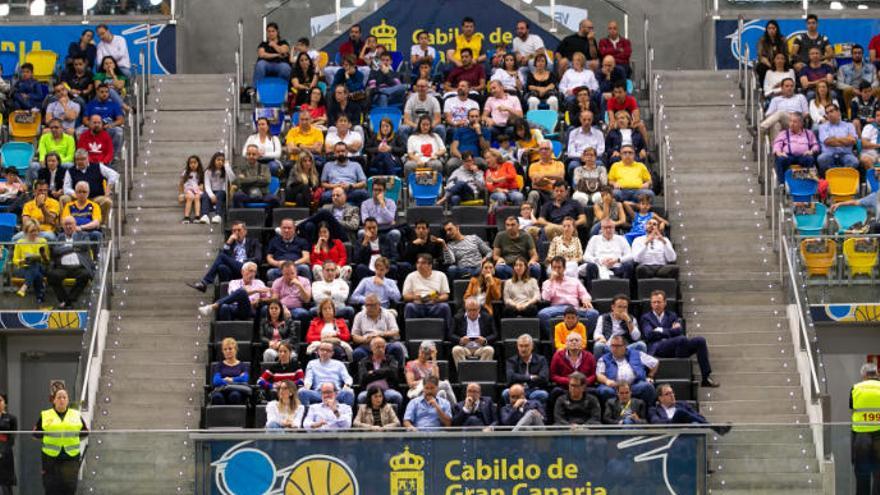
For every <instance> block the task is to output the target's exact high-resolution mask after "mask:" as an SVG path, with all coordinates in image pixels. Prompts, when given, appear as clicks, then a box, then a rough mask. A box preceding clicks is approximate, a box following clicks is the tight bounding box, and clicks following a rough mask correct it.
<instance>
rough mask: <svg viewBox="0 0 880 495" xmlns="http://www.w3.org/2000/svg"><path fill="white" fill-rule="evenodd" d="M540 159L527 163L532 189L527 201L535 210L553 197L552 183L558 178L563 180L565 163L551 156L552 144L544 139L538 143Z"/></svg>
mask: <svg viewBox="0 0 880 495" xmlns="http://www.w3.org/2000/svg"><path fill="white" fill-rule="evenodd" d="M538 155H539V156H540V159H539V160H538V161H536V162H535V163H532V164H531V165H529V179H530V180H531V181H532V190H531V192H529V198H528V202H529V203H531V204H532V205H533V207H534V209H535V210H536V211H541V208H540V206H541V204H543V202H544V201H550V200H551V199H553V185H554V184H555V183H556V181H558V180H565V165H563V164H562V162H560V161H558V160H556V159H554V158H553V145H552V144H550V141H544V142H542V143H541V144H539V145H538Z"/></svg>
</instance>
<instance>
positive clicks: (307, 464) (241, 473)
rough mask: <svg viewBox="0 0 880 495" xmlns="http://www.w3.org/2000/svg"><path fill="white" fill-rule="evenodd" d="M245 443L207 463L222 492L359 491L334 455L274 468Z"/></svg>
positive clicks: (324, 494)
mask: <svg viewBox="0 0 880 495" xmlns="http://www.w3.org/2000/svg"><path fill="white" fill-rule="evenodd" d="M249 443H251V442H250V441H247V442H242V443H240V444H238V445H236V446H234V447H232V448H231V449H229V450H227V451H226V452H225V453H224V454H223V457H221V458H220V459H219V460H217V461H215V462H213V463H211V466H213V467H214V469H215V471H214V483H215V486H216V487H217V488H218V489H219V491H220V493H222V494H223V495H276V494H284V495H360V489H359V488H358V483H357V478H355V476H354V472H353V471H352V470H351V468H350V467H349V466H348V464H346V463H345V462H343V461H341V460H340V459H338V458H336V457H332V456H329V455H309V456H306V457H303V458H301V459H299V460H297V461H296V462H295V463H293V464H291V465H290V466H288V467H286V468H284V469H281V470H280V471H278V470H276V468H275V463H274V462H272V459H271V458H270V457H269V456H268V455H266V453H265V452H263V451H262V450H258V449H254V448H250V447H245V446H246V445H247V444H249Z"/></svg>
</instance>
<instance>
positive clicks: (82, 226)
mask: <svg viewBox="0 0 880 495" xmlns="http://www.w3.org/2000/svg"><path fill="white" fill-rule="evenodd" d="M74 195H75V199H74V200H73V201H71V202H69V203H67V204H66V205H64V211H62V212H61V218H62V219H63V218H67V217H73V219H74V220H76V231H77V232H85V233H86V234H88V236H89V240H90V241H93V242H101V239H103V238H104V235H103V234H102V233H101V218H102V217H101V207H100V206H98V203H95V202H94V201H92V200H90V199H89V183H88V182H85V181H81V182H77V184H76V186H75V188H74Z"/></svg>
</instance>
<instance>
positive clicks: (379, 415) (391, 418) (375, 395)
mask: <svg viewBox="0 0 880 495" xmlns="http://www.w3.org/2000/svg"><path fill="white" fill-rule="evenodd" d="M352 426H353V427H355V428H365V429H369V430H384V429H386V428H397V427H399V426H400V419H398V417H397V413H395V412H394V406H392V405H391V404H389V403H388V402H387V401H386V400H385V393H384V392H382V389H381V388H379V386H378V385H371V386H370V387H369V388H367V401H366V403H364V404H361V405H360V406H358V412H357V416H355V418H354V421H353V422H352Z"/></svg>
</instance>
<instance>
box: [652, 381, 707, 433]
mask: <svg viewBox="0 0 880 495" xmlns="http://www.w3.org/2000/svg"><path fill="white" fill-rule="evenodd" d="M648 422H650V423H651V424H652V425H670V424H678V425H687V424H694V423H698V424H706V423H708V421H706V418H704V417H703V415H702V414H700V413H698V412H697V411H695V410H694V408H693V407H691V406H690V404H688V403H686V402H678V401H676V400H675V392H674V391H673V390H672V385H670V384H668V383H661V384H660V385H658V386H657V405H656V406H654V407H652V408H651V409H650V410H649V411H648Z"/></svg>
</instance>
